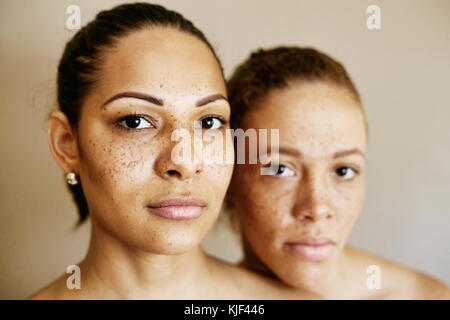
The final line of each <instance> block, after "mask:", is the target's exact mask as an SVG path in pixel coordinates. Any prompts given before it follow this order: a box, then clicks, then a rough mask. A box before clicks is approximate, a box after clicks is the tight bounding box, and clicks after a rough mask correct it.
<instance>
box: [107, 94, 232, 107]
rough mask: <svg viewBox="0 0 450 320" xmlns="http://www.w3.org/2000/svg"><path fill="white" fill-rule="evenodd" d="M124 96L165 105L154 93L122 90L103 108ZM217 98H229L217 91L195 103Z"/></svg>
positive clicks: (201, 104)
mask: <svg viewBox="0 0 450 320" xmlns="http://www.w3.org/2000/svg"><path fill="white" fill-rule="evenodd" d="M122 98H134V99H140V100H144V101H147V102H150V103H152V104H155V105H157V106H160V107H162V106H164V101H163V100H162V99H161V98H158V97H155V96H153V95H149V94H145V93H139V92H121V93H118V94H116V95H114V96H112V97H111V98H109V99H108V100H106V101H105V102H104V103H103V104H102V108H103V107H105V106H106V105H107V104H109V103H111V102H113V101H115V100H118V99H122ZM216 100H225V101H227V102H228V99H227V98H225V97H224V96H223V95H222V94H220V93H217V94H213V95H210V96H207V97H204V98H201V99H200V100H198V101H197V103H196V104H195V106H196V107H202V106H205V105H207V104H209V103H211V102H214V101H216Z"/></svg>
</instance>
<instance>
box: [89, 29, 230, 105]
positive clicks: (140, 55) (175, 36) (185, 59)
mask: <svg viewBox="0 0 450 320" xmlns="http://www.w3.org/2000/svg"><path fill="white" fill-rule="evenodd" d="M98 89H99V93H103V94H104V95H110V94H111V92H116V93H117V92H120V91H134V90H141V91H143V92H151V93H152V94H155V95H160V96H171V97H174V98H175V97H183V98H186V95H193V96H196V97H198V96H199V95H202V94H205V93H207V92H210V91H215V92H220V93H223V94H224V95H225V93H226V90H225V85H224V81H223V78H222V74H221V70H220V67H219V65H218V63H217V61H216V59H215V57H214V55H213V53H212V52H211V50H210V49H209V48H208V46H207V45H206V44H205V43H203V42H202V41H201V40H200V39H198V38H196V37H195V36H193V35H190V34H188V33H186V32H182V31H179V30H175V29H173V28H166V27H149V28H146V29H142V30H139V31H135V32H131V33H130V34H128V35H127V36H125V37H122V38H120V39H119V40H118V42H117V44H116V45H115V46H114V48H112V49H108V51H107V52H106V54H105V56H104V60H103V64H102V69H101V80H100V84H99V86H98Z"/></svg>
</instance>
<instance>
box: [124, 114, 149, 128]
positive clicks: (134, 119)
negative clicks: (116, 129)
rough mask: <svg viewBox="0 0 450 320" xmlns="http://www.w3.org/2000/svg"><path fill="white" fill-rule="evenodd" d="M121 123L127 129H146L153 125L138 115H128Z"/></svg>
mask: <svg viewBox="0 0 450 320" xmlns="http://www.w3.org/2000/svg"><path fill="white" fill-rule="evenodd" d="M119 124H120V125H121V126H124V127H125V128H127V129H145V128H150V127H152V125H151V123H150V122H148V121H147V120H145V119H144V118H143V117H141V116H137V115H130V116H126V117H124V118H122V119H121V120H119Z"/></svg>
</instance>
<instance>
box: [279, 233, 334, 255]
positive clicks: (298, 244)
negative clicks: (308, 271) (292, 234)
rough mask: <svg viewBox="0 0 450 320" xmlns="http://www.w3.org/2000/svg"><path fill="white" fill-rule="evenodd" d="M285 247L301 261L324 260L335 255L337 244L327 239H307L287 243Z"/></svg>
mask: <svg viewBox="0 0 450 320" xmlns="http://www.w3.org/2000/svg"><path fill="white" fill-rule="evenodd" d="M285 246H286V247H287V248H288V249H289V251H290V252H291V253H293V254H294V255H295V256H297V257H299V258H301V259H306V260H324V259H326V258H328V257H329V256H330V255H331V254H332V253H333V250H334V248H335V246H336V243H335V242H334V241H332V240H330V239H329V238H326V237H305V238H302V239H300V240H295V241H287V242H285Z"/></svg>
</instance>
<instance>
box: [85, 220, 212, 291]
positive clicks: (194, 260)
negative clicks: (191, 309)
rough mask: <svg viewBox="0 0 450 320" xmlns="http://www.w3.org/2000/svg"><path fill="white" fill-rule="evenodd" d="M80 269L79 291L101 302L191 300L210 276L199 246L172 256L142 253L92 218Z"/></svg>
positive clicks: (202, 289)
mask: <svg viewBox="0 0 450 320" xmlns="http://www.w3.org/2000/svg"><path fill="white" fill-rule="evenodd" d="M80 268H81V274H82V282H84V287H83V283H82V288H86V292H89V294H90V295H93V296H97V297H102V299H103V298H106V299H108V298H113V299H114V298H119V299H177V298H184V299H189V298H191V299H192V298H193V297H194V296H196V297H198V296H202V295H203V294H205V291H204V290H207V288H206V286H205V285H204V284H206V283H207V281H208V279H205V275H207V274H210V273H209V272H208V271H209V270H208V261H207V257H206V256H205V254H204V253H203V252H202V250H201V249H200V246H197V247H195V248H194V249H192V250H190V251H189V252H186V253H182V254H172V255H164V254H155V253H151V252H147V251H143V250H140V249H138V248H135V247H130V246H129V245H127V244H125V243H123V242H121V241H120V240H118V239H117V238H115V237H114V236H113V235H111V234H110V233H108V232H107V231H106V230H105V229H103V228H102V226H101V225H100V224H99V223H97V222H96V221H95V219H92V229H91V240H90V245H89V250H88V253H87V255H86V258H85V259H84V260H83V261H82V263H81V264H80Z"/></svg>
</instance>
